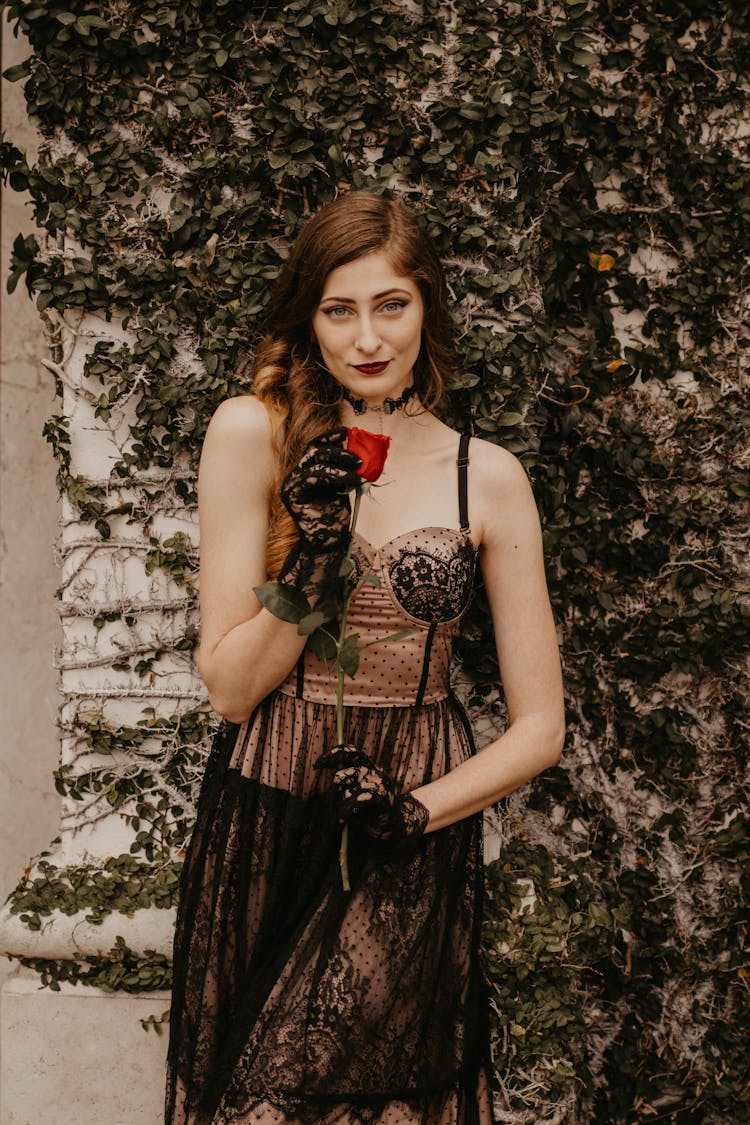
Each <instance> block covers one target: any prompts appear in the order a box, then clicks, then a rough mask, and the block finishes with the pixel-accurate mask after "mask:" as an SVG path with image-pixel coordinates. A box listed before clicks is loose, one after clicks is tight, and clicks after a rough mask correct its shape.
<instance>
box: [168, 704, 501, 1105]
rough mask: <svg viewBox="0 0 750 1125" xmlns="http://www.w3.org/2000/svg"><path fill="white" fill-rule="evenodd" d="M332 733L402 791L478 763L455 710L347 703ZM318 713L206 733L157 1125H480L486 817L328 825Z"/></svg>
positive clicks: (261, 714) (270, 717)
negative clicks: (400, 834) (374, 832)
mask: <svg viewBox="0 0 750 1125" xmlns="http://www.w3.org/2000/svg"><path fill="white" fill-rule="evenodd" d="M345 740H346V741H347V742H352V743H354V744H356V745H358V746H361V747H362V748H363V749H365V750H366V751H367V752H368V753H370V754H371V755H372V756H373V757H374V758H375V760H376V761H378V762H379V763H381V764H383V765H385V766H386V767H387V768H388V770H389V772H390V773H391V776H393V777H394V779H395V780H396V781H397V782H398V783H399V785H401V786H402V787H403V788H404V789H407V788H414V787H415V786H417V785H419V784H422V783H423V782H426V781H429V780H431V779H432V778H434V777H438V776H441V775H442V774H443V773H445V772H446V771H447V770H449V769H451V768H453V767H454V766H455V765H458V764H459V762H460V761H463V760H464V759H465V758H466V757H468V756H469V755H470V754H471V753H473V746H472V741H471V736H470V733H469V730H468V727H467V725H466V720H465V717H464V715H463V712H462V711H461V709H460V707H459V705H458V704H457V703H456V701H455V700H453V699H452V698H451V697H448V698H446V699H444V700H441V701H439V702H437V703H433V704H429V705H427V706H423V707H419V708H415V707H371V708H367V707H358V708H355V709H352V710H351V711H350V712H349V713H348V714H347V725H346V731H345ZM335 741H336V739H335V712H334V708H333V707H331V706H330V705H328V704H321V703H314V702H310V701H308V700H304V699H295V698H293V697H290V696H285V695H282V694H280V693H276V694H274V695H272V696H270V697H269V699H267V700H266V701H265V702H264V703H263V704H262V705H261V707H260V708H259V709H258V711H257V712H256V713H255V715H254V716H253V718H252V719H251V721H250V722H249V723H248V724H246V725H245V726H243V727H242V728H240V729H239V730H238V729H237V728H236V727H228V728H226V729H225V731H224V732H223V733H222V735H221V736H220V737H219V738H218V739H217V743H216V745H215V747H214V750H213V752H212V755H211V758H210V761H209V764H208V767H207V771H206V778H205V781H204V785H203V789H202V793H201V799H200V802H199V808H198V814H197V819H196V827H195V831H194V834H193V837H192V840H191V843H190V846H189V848H188V852H187V855H186V860H185V869H184V873H183V879H182V887H181V900H180V909H179V916H178V924H177V930H176V936H175V950H174V969H175V979H174V991H173V1008H172V1020H171V1034H170V1048H169V1069H168V1086H167V1108H166V1121H167V1122H168V1123H170V1125H193V1123H194V1125H220V1123H225V1122H226V1123H228V1122H295V1123H297V1122H298V1123H300V1125H312V1123H313V1122H330V1123H334V1122H335V1123H341V1125H345V1123H347V1122H352V1123H354V1122H357V1123H368V1125H369V1123H381V1122H382V1123H383V1125H387V1123H392V1125H396V1122H415V1123H416V1122H419V1123H420V1125H448V1123H467V1125H469V1123H474V1122H481V1123H482V1125H484V1123H485V1122H491V1120H492V1114H491V1109H490V1099H489V1094H488V1092H487V1082H486V1076H487V1073H488V1070H489V1057H488V1039H489V1036H488V1029H487V1002H486V995H485V988H484V980H483V976H482V971H481V966H480V961H479V927H480V923H481V897H482V874H483V868H482V836H481V832H482V827H481V826H482V821H481V816H475V817H470V818H467V819H466V820H463V821H460V822H459V823H457V824H454V825H451V826H449V827H448V828H445V829H441V830H440V831H437V832H433V833H429V834H427V835H426V836H425V837H423V838H421V839H419V840H418V841H416V842H409V843H400V844H398V843H390V842H379V841H374V840H372V839H370V838H369V837H367V836H366V835H364V834H361V833H359V832H358V831H357V830H356V829H355V828H354V827H352V829H351V831H350V844H349V865H350V873H351V884H352V889H351V892H349V893H347V892H344V891H343V890H342V887H341V876H340V870H339V861H338V852H339V842H340V828H339V825H338V824H337V823H336V822H335V820H334V819H333V817H332V815H331V813H330V810H329V806H328V800H327V794H326V792H325V779H324V777H323V776H321V775H320V774H318V773H317V772H316V771H314V770H313V768H312V764H313V762H314V761H315V760H316V758H317V757H318V755H319V754H321V753H322V752H323V751H324V750H325V749H328V748H330V747H331V746H332V745H333V744H334V742H335Z"/></svg>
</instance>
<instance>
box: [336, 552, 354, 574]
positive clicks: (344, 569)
mask: <svg viewBox="0 0 750 1125" xmlns="http://www.w3.org/2000/svg"><path fill="white" fill-rule="evenodd" d="M352 574H354V563H353V562H352V560H351V559H350V558H349V556H348V555H347V556H346V557H345V558H343V559H342V560H341V566H340V567H339V578H349V577H350V576H351V575H352Z"/></svg>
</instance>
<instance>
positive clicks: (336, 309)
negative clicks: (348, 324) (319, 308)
mask: <svg viewBox="0 0 750 1125" xmlns="http://www.w3.org/2000/svg"><path fill="white" fill-rule="evenodd" d="M323 312H324V313H325V315H326V316H330V317H331V318H332V319H333V320H343V316H339V313H343V314H344V316H346V315H347V314H348V312H349V310H348V308H346V306H345V305H331V307H330V309H324V310H323Z"/></svg>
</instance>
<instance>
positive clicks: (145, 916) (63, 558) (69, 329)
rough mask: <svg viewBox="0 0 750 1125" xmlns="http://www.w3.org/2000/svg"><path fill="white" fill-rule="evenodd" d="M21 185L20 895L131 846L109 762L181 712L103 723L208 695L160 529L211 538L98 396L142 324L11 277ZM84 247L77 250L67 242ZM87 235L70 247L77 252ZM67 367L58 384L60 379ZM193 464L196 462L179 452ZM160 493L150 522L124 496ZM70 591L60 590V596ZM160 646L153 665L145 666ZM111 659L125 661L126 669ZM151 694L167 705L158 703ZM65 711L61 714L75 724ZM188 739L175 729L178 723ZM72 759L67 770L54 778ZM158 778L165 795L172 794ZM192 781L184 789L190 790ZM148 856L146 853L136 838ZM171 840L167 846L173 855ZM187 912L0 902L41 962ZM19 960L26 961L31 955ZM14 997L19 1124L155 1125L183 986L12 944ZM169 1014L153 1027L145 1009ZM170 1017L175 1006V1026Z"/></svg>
mask: <svg viewBox="0 0 750 1125" xmlns="http://www.w3.org/2000/svg"><path fill="white" fill-rule="evenodd" d="M26 49H27V45H26V43H25V41H24V40H23V39H22V38H20V39H14V38H13V36H12V35H11V34H10V33H9V32H8V28H7V25H6V26H4V27H3V52H2V65H3V69H5V68H6V67H8V66H11V65H14V64H15V63H18V62H20V61H21V59H22V58H23V56H24V53H25V51H26ZM3 126H4V128H5V130H6V134H7V136H8V139H10V140H12V141H13V143H15V144H16V145H17V146H18V147H19V148H21V149H22V150H25V151H26V152H27V154H28V156H29V159H30V160H32V159H33V158H34V151H33V149H34V137H33V135H31V130H30V129H29V127H28V125H27V124H26V122H25V116H24V102H23V95H22V91H21V89H20V88H19V87H17V86H12V85H10V84H8V83H7V82H5V83H3ZM31 229H32V228H31V224H30V217H29V213H28V209H26V210H25V211H24V203H23V199H22V198H21V197H19V196H17V195H16V194H15V193H13V192H11V191H10V190H8V191H5V192H4V194H3V212H2V266H3V278H2V296H1V307H2V410H3V429H2V439H3V454H2V458H3V459H2V476H1V477H0V484H1V486H2V499H3V504H2V521H3V522H2V544H1V545H0V549H1V554H0V565H1V566H2V592H1V596H2V611H3V626H4V628H3V650H2V662H3V667H2V673H3V674H2V678H1V679H2V692H3V698H2V705H3V739H2V741H1V743H0V750H1V753H2V767H1V768H2V774H3V785H2V787H0V796H1V797H2V800H3V811H2V817H0V831H1V832H2V835H3V855H2V861H3V866H2V880H3V885H2V888H0V889H2V892H3V896H4V895H6V894H7V893H8V892H10V891H11V890H12V888H13V887H14V885H16V884H17V883H19V881H22V880H23V882H24V886H26V887H33V884H34V881H35V879H37V878H41V879H42V880H43V879H44V877H45V876H44V870H45V869H44V867H40V866H39V860H38V858H37V859H36V860H34V859H33V858H32V857H34V856H37V857H38V856H39V853H40V852H44V853H45V854H44V856H43V859H42V863H46V864H51V865H53V866H54V868H55V869H56V871H57V872H58V873H59V874H60V875H61V876H66V875H69V874H70V873H71V872H72V873H80V872H82V871H86V872H88V873H89V875H91V874H93V875H94V876H95V875H96V873H97V871H98V870H100V869H101V868H102V867H103V865H104V864H105V862H106V861H107V858H108V857H118V856H128V855H129V854H130V850H131V845H133V843H134V840H135V835H136V829H135V827H134V826H133V824H132V823H131V822H130V821H129V819H128V817H129V816H132V814H133V812H134V811H135V809H134V800H132V799H131V800H129V801H125V802H124V803H119V802H117V801H113V799H112V792H113V790H112V789H111V787H109V786H108V784H107V781H106V779H107V778H109V777H113V778H115V779H117V778H118V777H129V776H133V775H137V774H139V772H140V773H142V772H143V771H144V769H151V768H152V767H154V768H153V770H152V773H154V774H155V776H156V782H155V785H156V788H157V790H158V786H159V780H158V765H159V762H160V760H161V759H160V756H163V755H165V754H170V753H173V752H174V751H175V748H176V746H175V744H176V743H177V742H178V741H179V730H178V731H177V733H176V734H175V733H174V732H173V733H172V734H171V735H170V736H169V737H168V738H167V739H165V737H164V732H163V731H161V730H160V729H158V727H157V728H156V729H154V730H153V732H152V733H149V734H148V736H147V737H146V738H145V739H144V740H143V741H142V742H141V744H140V745H139V746H138V747H137V750H134V751H133V752H131V753H127V752H123V751H122V750H121V749H118V748H117V747H115V748H114V749H109V750H108V749H96V748H94V747H93V746H92V744H91V739H90V737H89V735H88V734H87V724H89V723H90V722H92V721H95V722H98V723H99V724H100V725H101V726H102V727H103V728H107V729H111V730H113V731H116V730H118V729H121V728H123V727H127V726H133V727H135V726H137V724H138V723H139V721H140V720H142V719H143V718H144V716H147V715H148V714H154V715H167V716H171V717H173V716H175V715H177V716H179V715H180V714H182V713H184V711H186V710H194V709H195V708H196V706H197V707H200V706H201V705H202V704H203V703H204V702H205V695H204V692H203V689H202V686H201V685H200V683H199V681H198V679H197V677H196V675H195V669H194V667H193V664H192V656H191V653H190V651H189V646H188V648H186V647H185V646H184V645H182V646H181V647H177V642H179V641H180V639H181V638H183V637H184V635H185V631H186V629H187V628H188V627H189V625H190V623H191V622H192V621H194V620H195V612H196V611H195V598H194V591H192V590H191V589H190V587H189V586H184V585H180V584H178V583H176V582H175V581H174V580H173V579H172V578H171V577H170V575H169V574H168V573H167V572H166V571H165V569H163V568H161V567H160V566H159V565H155V566H154V567H153V568H151V567H149V566H147V563H148V560H149V552H151V553H152V554H153V551H154V546H155V544H156V545H157V546H158V544H160V543H163V542H164V540H165V539H169V537H170V536H172V535H174V534H175V533H177V532H179V533H182V534H184V535H185V536H186V542H187V541H188V540H190V541H192V542H193V543H194V542H195V538H196V533H195V515H194V512H193V511H191V510H186V509H185V506H184V504H183V503H182V502H181V501H180V500H179V498H178V497H177V496H176V494H175V493H174V489H173V486H174V483H175V480H176V477H175V474H174V473H172V475H171V476H170V474H168V473H166V472H165V473H164V474H163V475H160V473H159V471H158V470H157V471H148V472H144V473H141V474H138V473H136V474H135V475H134V476H132V477H129V478H128V479H126V480H124V481H122V482H119V481H118V480H117V479H111V478H110V470H111V468H112V466H113V464H114V463H115V462H116V461H117V460H118V459H120V458H121V456H122V453H123V450H124V449H126V448H127V444H128V441H129V440H130V436H129V429H128V424H129V422H130V421H132V419H133V416H134V414H133V411H134V405H135V404H134V401H133V400H131V401H125V402H123V403H122V404H121V406H120V407H119V408H118V409H117V410H115V411H114V412H113V414H112V415H111V417H110V418H109V419H107V420H106V421H103V420H102V419H101V418H97V417H96V415H95V404H96V400H97V399H98V397H99V395H100V394H101V391H102V387H101V384H99V383H98V382H97V381H96V380H94V379H91V378H88V377H87V376H86V375H85V372H84V367H85V362H86V358H87V356H89V355H90V353H91V351H92V349H93V348H94V346H95V345H96V343H97V342H98V341H102V340H114V341H116V342H120V341H123V340H125V339H126V337H125V334H124V333H123V332H122V330H121V328H120V327H119V326H118V324H117V323H116V322H115V323H108V322H107V321H106V319H105V318H104V317H103V316H101V317H99V316H90V315H87V316H83V317H81V316H75V315H71V316H67V315H66V317H65V318H64V319H63V318H61V317H58V316H56V315H53V316H52V317H51V319H50V323H49V324H48V325H47V330H46V331H45V330H44V328H43V325H42V323H41V320H40V317H39V315H38V313H37V312H36V308H35V305H34V302H33V301H31V300H29V298H28V296H27V295H26V292H25V288H24V286H23V284H21V285H20V286H19V287H18V290H17V291H16V293H15V294H14V295H13V296H11V297H9V296H8V295H7V293H6V292H5V277H6V275H7V264H8V260H9V257H10V250H11V246H12V242H13V239H14V238H15V236H16V235H17V234H18V233H19V231H23V232H24V233H25V234H26V233H30V231H31ZM66 252H67V249H66ZM78 252H80V251H78V250H77V249H76V248H75V247H70V254H71V256H72V255H74V254H75V253H78ZM56 386H57V389H58V392H60V393H59V396H58V397H57V398H56V397H55V387H56ZM52 415H57V416H59V417H60V418H62V419H63V420H64V423H65V425H66V426H67V428H68V431H69V435H70V444H69V446H68V448H69V451H70V472H71V474H72V475H73V476H77V477H80V478H81V480H82V481H85V482H86V485H87V486H98V487H99V488H100V489H101V490H102V496H103V503H104V504H105V506H106V507H107V508H119V509H120V510H121V514H119V515H114V516H112V517H111V518H110V519H109V525H110V533H109V536H108V537H106V538H105V537H104V536H103V535H102V534H101V532H100V530H99V529H97V527H96V526H95V524H94V523H93V522H92V521H91V520H90V519H85V518H82V515H81V511H80V509H79V508H78V506H77V504H76V503H75V501H74V500H72V499H71V498H70V497H69V496H67V495H64V496H63V498H62V500H58V497H57V490H56V487H55V472H56V465H55V462H54V459H53V457H52V454H51V451H50V450H49V448H48V446H47V445H46V443H45V441H44V439H43V437H42V435H41V429H42V426H43V424H44V422H45V421H46V420H47V419H48V418H49V417H50V416H52ZM177 476H181V477H182V478H183V479H184V478H185V477H187V476H188V470H187V468H185V467H184V466H183V467H180V468H178V470H177ZM155 493H159V494H160V496H161V500H160V501H159V502H157V503H155V504H154V505H153V508H154V510H153V512H152V513H151V519H150V522H149V526H148V530H147V532H146V533H145V534H144V526H143V521H142V520H141V519H139V518H134V519H131V518H130V516H129V515H128V514H124V512H125V509H126V507H127V505H128V504H132V505H134V506H135V508H136V509H139V508H140V509H141V510H142V508H143V504H144V498H145V497H148V496H150V495H153V494H155ZM55 591H57V603H56V602H55ZM155 652H156V653H158V656H157V657H156V659H155V660H154V663H153V667H152V668H151V670H150V671H147V672H146V673H144V672H143V669H142V668H141V669H140V670H138V669H137V668H136V665H137V664H138V661H139V659H146V660H147V659H148V657H149V656H150V655H153V654H154V653H155ZM113 664H115V665H116V667H115V668H113ZM149 709H151V710H150V711H149ZM58 720H59V725H58ZM170 739H171V741H170ZM56 769H57V770H59V771H60V773H61V776H62V779H63V787H64V788H66V792H65V795H64V796H60V795H59V794H58V793H56V791H55V785H54V779H53V773H54V771H55V770H56ZM89 773H91V774H92V775H93V774H96V775H97V777H99V778H103V779H104V782H103V784H102V785H100V786H99V787H98V788H97V787H89V789H88V790H87V791H86V792H85V793H84V795H83V797H82V798H81V797H80V796H79V797H78V798H76V796H75V795H71V793H70V791H69V786H67V785H66V782H67V781H69V780H71V779H72V780H75V778H77V777H81V776H85V775H88V774H89ZM159 795H160V794H159V793H158V792H156V793H154V794H151V795H150V796H149V798H148V799H152V798H153V799H157V798H158V796H159ZM184 800H185V798H184V795H183V794H181V793H180V792H177V791H175V792H174V793H173V794H172V795H171V802H172V804H173V805H174V806H178V805H179V802H180V801H184ZM137 858H138V859H139V860H140V862H148V861H147V860H144V856H143V855H142V854H139V855H137ZM164 862H165V856H164V855H163V854H162V855H160V856H159V857H157V858H156V859H154V860H153V867H154V869H155V870H156V869H158V868H159V866H160V865H161V866H163V865H164ZM173 924H174V919H173V911H172V910H171V909H165V908H161V907H158V906H155V905H152V906H150V907H145V908H140V909H132V910H126V911H120V910H115V911H112V912H110V913H105V914H104V916H103V919H102V920H101V921H100V922H99V923H97V921H96V920H95V919H94V918H92V917H91V916H90V912H89V911H88V910H87V909H86V908H84V907H82V908H81V909H80V910H78V911H76V912H74V913H70V912H69V911H68V910H65V909H62V910H61V909H55V910H53V911H52V912H51V913H50V912H48V911H42V912H41V913H40V914H39V916H38V918H37V919H36V922H35V924H33V925H30V924H29V921H28V917H27V919H26V920H24V919H23V918H22V917H21V915H20V913H19V912H18V910H17V909H16V910H14V909H13V906H12V903H11V904H6V905H5V906H4V907H3V908H2V910H1V911H0V951H1V952H3V953H8V954H11V955H13V956H14V957H15V958H16V959H18V958H24V959H27V960H28V959H32V958H33V959H36V960H37V962H38V963H37V966H36V968H38V969H40V970H43V969H44V966H45V965H49V964H51V963H55V962H59V961H78V962H81V963H85V962H86V959H87V958H106V957H107V955H108V954H110V953H111V951H112V948H113V946H114V945H115V943H116V942H117V941H118V939H121V940H122V941H124V943H125V945H126V946H127V947H128V949H129V950H130V951H132V953H133V954H134V955H135V956H143V955H144V954H148V951H153V952H155V953H156V954H162V955H164V956H169V954H170V953H171V940H172V930H173ZM15 964H16V965H17V964H18V962H17V961H16V962H15ZM2 965H3V966H4V967H5V968H6V973H5V975H6V979H5V983H4V986H3V992H2V1001H1V1002H0V1024H1V1026H0V1053H1V1063H2V1080H1V1083H0V1119H1V1121H2V1125H32V1123H33V1125H37V1123H38V1122H41V1121H54V1122H55V1125H74V1123H75V1125H102V1123H103V1122H112V1123H113V1125H157V1123H158V1122H159V1121H160V1120H161V1118H162V1104H163V1069H164V1054H165V1049H166V1034H161V1035H159V1034H157V1033H156V1032H155V1031H154V1029H153V1024H154V1022H158V1021H159V1020H160V1019H162V1018H163V1016H164V1014H165V1011H166V1010H167V1009H168V1006H169V994H168V992H166V991H164V990H163V989H162V990H154V991H147V992H140V993H130V992H128V991H126V990H118V991H115V992H111V991H104V990H102V989H101V988H95V987H91V986H88V985H84V984H81V983H78V984H75V985H73V984H66V983H63V984H62V985H61V987H60V989H59V990H58V991H53V990H51V989H50V988H46V987H41V985H42V975H41V974H40V972H38V971H33V970H32V969H30V968H20V969H19V968H16V969H15V970H13V971H11V972H10V973H9V974H8V972H7V969H8V968H10V967H11V963H10V962H8V961H6V960H5V959H3V961H2ZM142 1021H144V1022H145V1023H149V1022H151V1024H152V1026H151V1028H149V1029H146V1028H144V1026H142ZM161 1027H162V1029H163V1024H162V1025H161Z"/></svg>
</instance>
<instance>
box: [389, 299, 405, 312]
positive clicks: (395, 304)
mask: <svg viewBox="0 0 750 1125" xmlns="http://www.w3.org/2000/svg"><path fill="white" fill-rule="evenodd" d="M406 305H407V302H406V301H386V303H385V304H384V305H383V311H384V312H400V311H401V309H405V308H406Z"/></svg>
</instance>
